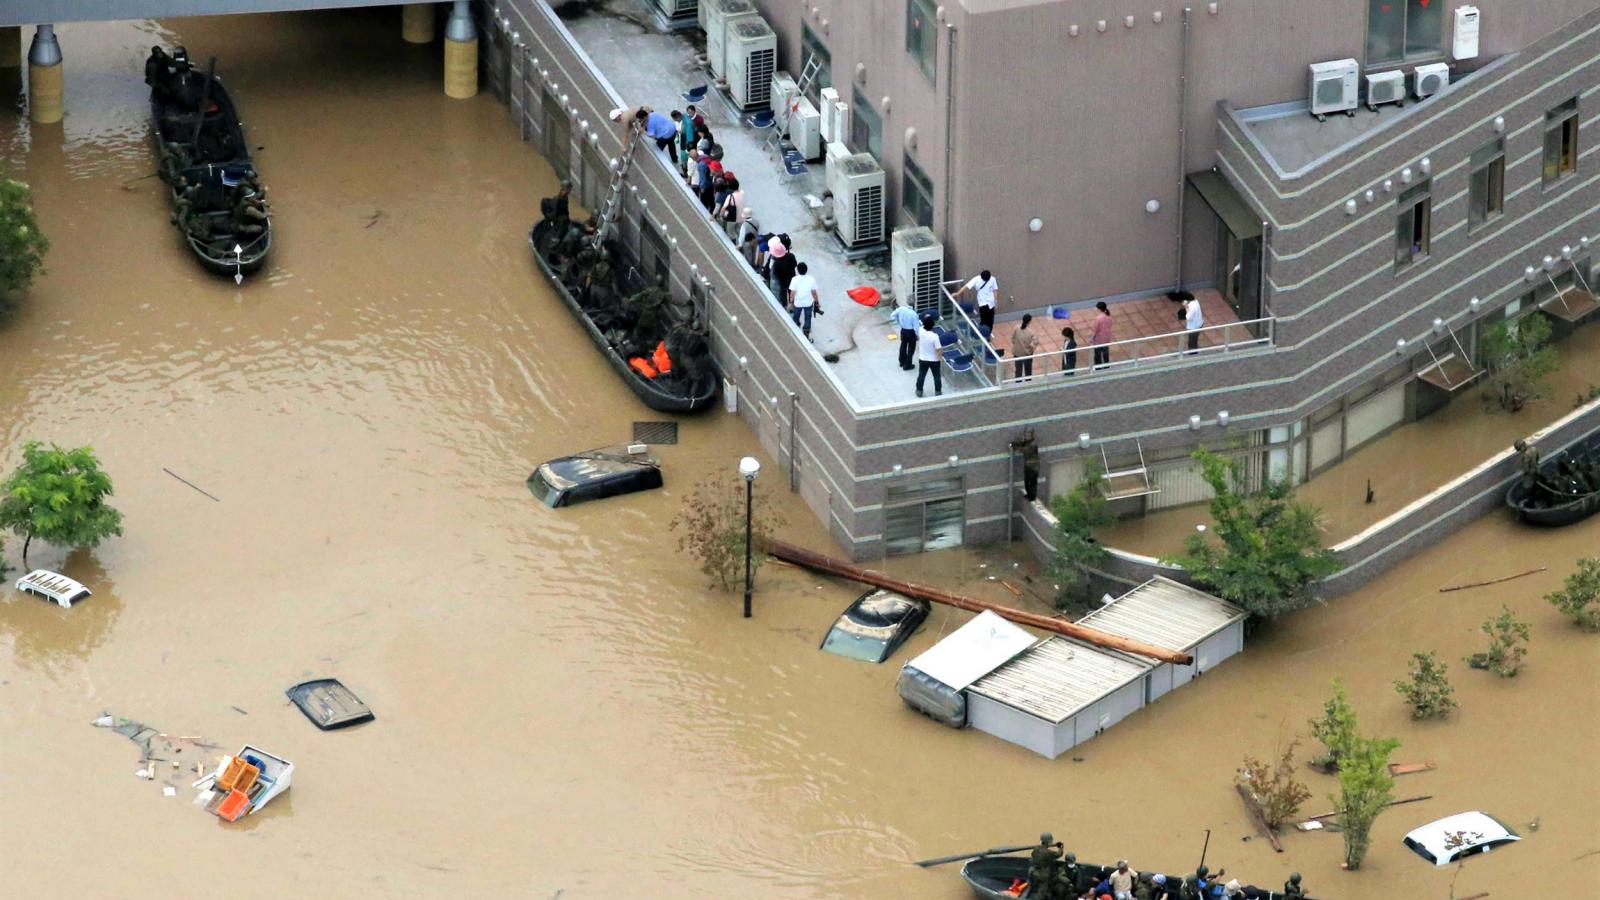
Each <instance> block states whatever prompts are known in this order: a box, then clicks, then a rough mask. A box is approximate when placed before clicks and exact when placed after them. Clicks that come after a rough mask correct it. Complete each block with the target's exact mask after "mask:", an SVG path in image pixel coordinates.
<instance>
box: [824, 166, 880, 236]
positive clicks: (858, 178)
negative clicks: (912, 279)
mask: <svg viewBox="0 0 1600 900" xmlns="http://www.w3.org/2000/svg"><path fill="white" fill-rule="evenodd" d="M836 171H837V174H836V176H835V177H836V178H837V181H838V186H837V187H835V188H834V191H833V209H834V215H835V218H836V219H837V221H836V222H835V223H834V228H836V229H837V230H838V233H839V240H841V241H843V242H844V245H845V246H846V247H849V248H856V247H866V246H870V245H872V244H876V243H879V242H881V241H882V240H883V181H884V179H883V167H882V166H880V165H878V161H877V160H876V159H874V158H873V156H872V154H870V153H857V154H855V155H854V156H848V157H845V158H844V159H842V160H840V161H839V163H838V167H837V170H836Z"/></svg>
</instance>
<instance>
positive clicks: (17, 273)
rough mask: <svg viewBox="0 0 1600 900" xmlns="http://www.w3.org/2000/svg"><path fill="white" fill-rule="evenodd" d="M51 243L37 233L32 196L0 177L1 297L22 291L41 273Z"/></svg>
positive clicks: (24, 186)
mask: <svg viewBox="0 0 1600 900" xmlns="http://www.w3.org/2000/svg"><path fill="white" fill-rule="evenodd" d="M49 249H50V241H49V239H48V238H46V237H45V236H44V234H43V233H42V232H40V231H39V220H38V219H37V218H35V217H34V214H33V194H32V192H31V191H29V190H28V186H27V185H26V184H23V183H22V182H20V181H15V180H13V179H10V178H7V177H5V176H4V175H0V294H6V293H8V292H11V291H21V290H25V289H26V288H27V287H28V285H30V284H32V283H33V276H34V275H36V274H38V273H40V272H42V271H44V269H43V265H44V255H45V253H46V252H48V251H49Z"/></svg>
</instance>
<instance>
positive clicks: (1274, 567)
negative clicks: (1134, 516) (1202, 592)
mask: <svg viewBox="0 0 1600 900" xmlns="http://www.w3.org/2000/svg"><path fill="white" fill-rule="evenodd" d="M1194 458H1195V459H1196V460H1199V462H1200V465H1201V477H1203V478H1204V479H1205V482H1206V484H1208V485H1210V486H1211V490H1212V491H1213V492H1214V494H1215V496H1213V497H1212V499H1211V518H1212V519H1214V520H1215V522H1216V526H1215V528H1214V531H1215V533H1216V536H1217V538H1218V539H1219V540H1220V541H1221V544H1220V545H1219V544H1216V543H1213V542H1210V541H1207V540H1206V539H1205V537H1204V536H1202V535H1198V534H1196V535H1190V536H1189V539H1188V541H1187V542H1185V544H1184V552H1183V554H1182V555H1180V556H1177V557H1172V558H1169V559H1167V560H1166V561H1167V562H1171V563H1176V564H1177V565H1180V566H1183V567H1184V568H1185V569H1188V570H1189V571H1190V572H1191V573H1192V574H1193V575H1194V580H1195V581H1196V582H1197V583H1199V584H1200V585H1202V586H1205V587H1208V588H1211V589H1212V590H1213V591H1215V592H1216V593H1217V595H1218V596H1220V597H1222V598H1223V599H1225V600H1229V601H1231V602H1233V603H1237V604H1238V605H1239V606H1241V607H1243V608H1244V609H1245V611H1247V612H1249V613H1250V614H1251V615H1252V616H1256V617H1258V618H1262V619H1272V618H1276V617H1277V616H1279V615H1282V614H1283V613H1285V612H1289V611H1291V610H1294V609H1298V608H1300V607H1301V606H1304V605H1305V604H1306V603H1307V601H1308V597H1309V594H1310V587H1311V585H1312V584H1313V583H1314V582H1316V581H1317V580H1318V579H1320V578H1322V577H1324V576H1326V575H1329V574H1332V573H1333V572H1334V571H1335V570H1337V569H1338V568H1339V561H1338V558H1337V557H1336V556H1334V554H1333V552H1332V551H1330V550H1328V549H1327V548H1325V547H1324V546H1323V545H1322V529H1321V527H1320V526H1318V524H1317V510H1316V508H1315V507H1313V506H1309V505H1307V504H1304V503H1299V502H1297V501H1296V500H1295V499H1294V489H1293V488H1292V487H1290V486H1289V483H1288V482H1287V481H1275V482H1271V483H1269V484H1267V485H1266V486H1265V487H1264V488H1262V490H1261V491H1260V492H1259V493H1256V494H1250V495H1246V494H1241V493H1239V492H1238V491H1237V490H1236V489H1235V485H1237V484H1240V483H1242V481H1243V466H1242V464H1241V463H1239V462H1238V461H1234V462H1231V463H1230V462H1229V461H1228V460H1226V459H1224V458H1223V457H1220V456H1218V455H1216V454H1214V453H1210V452H1208V451H1205V450H1197V451H1195V454H1194Z"/></svg>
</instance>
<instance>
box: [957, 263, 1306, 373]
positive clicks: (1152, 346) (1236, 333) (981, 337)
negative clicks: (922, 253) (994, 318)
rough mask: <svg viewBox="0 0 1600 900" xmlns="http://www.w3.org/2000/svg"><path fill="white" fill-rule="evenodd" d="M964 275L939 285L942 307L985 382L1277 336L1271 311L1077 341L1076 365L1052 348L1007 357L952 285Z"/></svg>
mask: <svg viewBox="0 0 1600 900" xmlns="http://www.w3.org/2000/svg"><path fill="white" fill-rule="evenodd" d="M964 283H965V282H963V281H962V280H960V279H956V280H954V281H946V282H943V283H942V284H941V285H940V293H941V294H942V295H943V296H942V300H941V302H942V305H943V308H942V309H941V310H940V313H941V318H945V319H948V320H951V321H954V322H955V323H956V329H955V333H956V342H957V344H958V346H960V347H961V348H962V351H963V352H969V353H972V354H973V362H974V367H973V371H974V372H976V373H978V376H979V378H980V380H982V381H983V382H984V383H985V384H987V385H1000V386H1002V387H1003V386H1006V385H1015V384H1021V383H1023V382H1030V383H1031V381H1033V380H1037V379H1042V378H1046V377H1051V376H1061V375H1066V374H1071V375H1074V376H1077V377H1080V378H1081V377H1085V376H1093V375H1101V374H1106V373H1110V372H1121V371H1126V370H1128V369H1138V368H1144V367H1151V366H1158V365H1164V364H1170V363H1174V362H1180V361H1192V360H1198V359H1203V358H1212V357H1216V356H1221V355H1226V354H1230V353H1236V352H1238V351H1241V350H1250V349H1254V348H1258V347H1270V346H1272V341H1273V325H1274V322H1275V320H1274V319H1273V317H1271V316H1267V317H1264V318H1260V319H1249V320H1245V321H1240V322H1226V323H1223V324H1221V325H1207V326H1205V327H1203V328H1196V329H1193V330H1188V329H1185V330H1181V331H1169V332H1166V333H1164V334H1155V335H1146V336H1143V337H1136V338H1128V339H1126V340H1121V341H1111V342H1109V343H1106V344H1099V345H1095V344H1089V343H1083V344H1079V345H1078V346H1077V348H1076V349H1075V350H1074V351H1073V352H1075V353H1076V354H1077V357H1076V359H1075V361H1074V363H1075V365H1074V367H1073V368H1071V369H1068V368H1066V356H1065V351H1062V350H1048V351H1044V352H1041V353H1035V354H1033V355H1032V356H1022V357H1007V356H1003V355H1002V354H1001V352H1000V351H998V350H996V349H995V346H994V342H993V340H992V339H991V336H990V335H988V334H985V333H984V329H983V328H982V326H980V325H979V324H978V323H977V322H974V321H973V320H972V318H971V316H969V315H968V313H967V310H966V308H965V307H963V306H962V304H960V303H958V302H957V301H956V299H955V294H954V291H953V288H954V287H959V286H960V285H962V284H964ZM1034 318H1036V319H1046V320H1051V319H1050V315H1049V309H1048V308H1046V309H1044V310H1040V311H1038V312H1037V313H1036V314H1035V316H1034ZM1208 336H1220V337H1221V339H1222V340H1221V342H1220V343H1210V342H1209V341H1208ZM1191 337H1194V338H1195V339H1196V341H1195V342H1196V344H1197V346H1196V347H1195V349H1193V350H1191V349H1189V339H1190V338H1191ZM1100 348H1104V349H1105V350H1106V351H1107V354H1108V356H1109V357H1110V359H1109V361H1108V362H1105V363H1101V364H1100V365H1095V364H1094V351H1095V350H1096V349H1100ZM1022 361H1027V362H1031V363H1032V368H1033V374H1032V375H1031V376H1018V374H1017V370H1016V363H1018V362H1022Z"/></svg>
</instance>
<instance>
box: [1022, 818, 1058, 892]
mask: <svg viewBox="0 0 1600 900" xmlns="http://www.w3.org/2000/svg"><path fill="white" fill-rule="evenodd" d="M1061 847H1062V845H1061V842H1060V841H1058V840H1056V839H1055V835H1052V834H1051V833H1050V832H1048V831H1046V832H1045V833H1044V834H1041V835H1039V846H1037V847H1035V848H1033V853H1032V854H1031V855H1029V857H1028V884H1029V889H1028V896H1030V897H1035V898H1037V897H1047V896H1049V894H1048V892H1049V890H1050V883H1051V881H1052V880H1054V878H1055V874H1056V866H1057V865H1058V864H1059V863H1060V862H1061Z"/></svg>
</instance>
